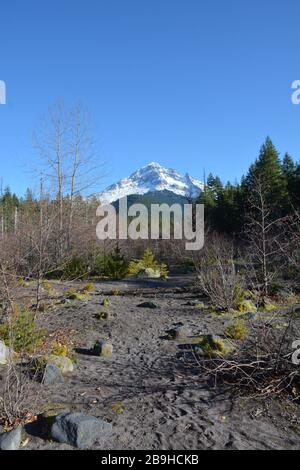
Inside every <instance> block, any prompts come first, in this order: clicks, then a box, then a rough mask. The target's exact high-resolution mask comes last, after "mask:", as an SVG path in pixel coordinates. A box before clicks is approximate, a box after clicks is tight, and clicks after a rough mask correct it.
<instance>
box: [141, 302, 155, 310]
mask: <svg viewBox="0 0 300 470" xmlns="http://www.w3.org/2000/svg"><path fill="white" fill-rule="evenodd" d="M138 307H139V308H153V309H154V308H160V307H159V305H157V304H155V303H154V302H142V303H141V304H139V305H138Z"/></svg>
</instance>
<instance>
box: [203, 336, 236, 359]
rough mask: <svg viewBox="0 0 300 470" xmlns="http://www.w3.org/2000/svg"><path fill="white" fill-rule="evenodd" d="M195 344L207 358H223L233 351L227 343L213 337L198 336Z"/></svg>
mask: <svg viewBox="0 0 300 470" xmlns="http://www.w3.org/2000/svg"><path fill="white" fill-rule="evenodd" d="M196 344H197V345H198V346H200V348H201V350H202V352H203V354H204V355H205V356H208V357H224V356H226V355H227V354H229V353H230V352H232V351H233V349H234V348H233V346H232V345H230V344H229V343H228V341H226V340H223V339H222V338H219V337H216V336H213V335H203V336H200V337H199V338H198V339H197V341H196Z"/></svg>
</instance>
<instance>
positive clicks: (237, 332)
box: [224, 319, 249, 340]
mask: <svg viewBox="0 0 300 470" xmlns="http://www.w3.org/2000/svg"><path fill="white" fill-rule="evenodd" d="M248 333H249V331H248V328H247V326H246V323H245V321H244V320H240V319H239V320H236V321H235V322H234V323H232V324H231V325H229V326H227V328H225V331H224V334H225V336H227V338H230V339H234V340H242V339H244V338H245V337H246V336H247V335H248Z"/></svg>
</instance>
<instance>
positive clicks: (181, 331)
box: [167, 325, 190, 339]
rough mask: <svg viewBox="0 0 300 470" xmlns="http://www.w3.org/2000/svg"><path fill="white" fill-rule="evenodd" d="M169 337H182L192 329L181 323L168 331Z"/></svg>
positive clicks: (187, 334)
mask: <svg viewBox="0 0 300 470" xmlns="http://www.w3.org/2000/svg"><path fill="white" fill-rule="evenodd" d="M167 334H168V338H169V339H182V338H186V337H187V336H189V335H190V331H189V329H188V328H187V327H186V326H183V325H180V326H176V327H175V328H172V329H171V330H169V331H167Z"/></svg>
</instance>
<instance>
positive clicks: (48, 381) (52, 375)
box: [42, 364, 65, 386]
mask: <svg viewBox="0 0 300 470" xmlns="http://www.w3.org/2000/svg"><path fill="white" fill-rule="evenodd" d="M64 382H65V380H64V378H63V376H62V373H61V371H60V369H59V367H57V366H56V365H55V364H46V367H45V370H44V374H43V378H42V384H43V385H45V386H49V385H55V384H63V383H64Z"/></svg>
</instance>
